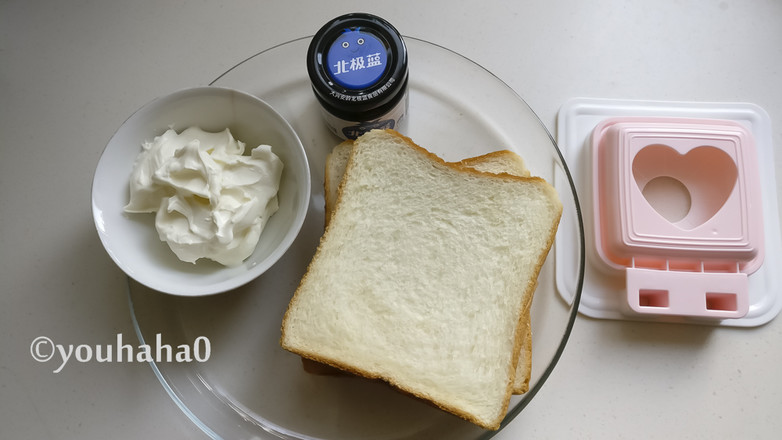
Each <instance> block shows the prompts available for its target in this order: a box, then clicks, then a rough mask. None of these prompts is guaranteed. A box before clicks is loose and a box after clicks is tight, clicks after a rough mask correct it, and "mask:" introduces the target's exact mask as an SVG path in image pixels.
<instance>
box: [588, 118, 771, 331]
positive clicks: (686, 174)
mask: <svg viewBox="0 0 782 440" xmlns="http://www.w3.org/2000/svg"><path fill="white" fill-rule="evenodd" d="M591 155H592V188H593V191H592V195H593V197H592V203H593V209H592V212H593V217H594V225H595V227H594V228H593V230H594V243H595V247H596V251H597V255H598V257H599V259H600V260H601V261H602V263H604V265H605V266H606V268H608V269H610V270H624V271H626V285H627V306H628V309H629V310H630V311H631V312H634V313H639V314H661V315H677V316H690V317H698V318H716V319H726V318H741V317H743V316H744V315H746V313H747V310H748V307H749V305H748V304H749V302H748V299H747V298H748V293H747V292H748V282H747V275H748V274H751V273H752V272H754V271H755V270H757V269H758V268H759V267H760V266H761V264H762V262H763V212H762V205H761V193H760V181H759V177H758V162H757V153H756V151H755V143H754V139H753V137H752V134H751V133H750V132H749V131H748V130H747V129H746V128H744V127H743V126H742V125H741V124H739V123H736V122H734V121H728V120H716V119H690V118H665V117H615V118H609V119H606V120H603V121H602V122H601V123H600V124H598V125H597V126H596V127H595V128H594V130H593V132H592V138H591ZM658 178H665V179H668V180H671V181H674V182H677V183H678V184H679V185H673V186H669V188H670V190H671V191H672V193H671V194H670V197H668V198H670V199H676V198H681V195H682V194H681V192H682V191H684V192H685V194H684V195H685V196H687V197H688V198H689V206H688V208H689V210H688V212H686V214H685V215H684V216H683V218H681V219H679V220H671V219H670V218H666V216H665V215H664V213H663V212H662V210H661V209H659V207H658V206H655V205H654V204H653V203H652V202H653V200H651V199H650V198H649V197H648V195H645V194H644V192H645V187H646V186H647V185H648V184H649V183H650V182H653V181H657V179H658ZM663 188H664V187H663ZM676 188H678V189H676ZM663 190H664V189H663ZM657 198H658V199H660V198H661V199H662V200H665V199H666V194H665V193H664V192H663V194H662V197H660V196H659V194H658V197H657Z"/></svg>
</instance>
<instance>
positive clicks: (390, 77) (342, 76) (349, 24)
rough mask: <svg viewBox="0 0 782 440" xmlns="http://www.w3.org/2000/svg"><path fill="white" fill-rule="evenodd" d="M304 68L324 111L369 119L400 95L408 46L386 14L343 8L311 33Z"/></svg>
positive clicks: (346, 117) (404, 80) (402, 87)
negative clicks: (342, 11) (342, 10)
mask: <svg viewBox="0 0 782 440" xmlns="http://www.w3.org/2000/svg"><path fill="white" fill-rule="evenodd" d="M307 71H308V73H309V76H310V80H311V81H312V88H313V90H314V92H315V96H316V97H317V98H318V100H319V101H320V103H321V105H323V106H324V107H325V108H326V109H327V110H328V111H329V112H331V113H333V114H335V115H336V116H339V117H341V118H344V119H351V120H361V119H372V118H373V117H375V116H379V115H382V114H383V113H385V112H387V111H388V110H389V109H390V108H391V107H393V106H394V105H396V103H397V102H398V101H399V100H400V99H401V98H402V96H403V95H404V90H405V88H406V87H407V72H408V69H407V48H406V47H405V44H404V41H403V40H402V37H401V35H399V32H398V31H397V30H396V29H395V28H394V27H393V26H392V25H391V24H390V23H389V22H387V21H386V20H384V19H382V18H380V17H377V16H375V15H371V14H365V13H352V14H346V15H342V16H340V17H337V18H335V19H333V20H331V21H330V22H328V23H326V24H325V25H324V26H323V27H322V28H321V29H320V30H319V31H318V32H317V33H316V34H315V36H314V37H313V38H312V42H311V43H310V46H309V49H308V51H307Z"/></svg>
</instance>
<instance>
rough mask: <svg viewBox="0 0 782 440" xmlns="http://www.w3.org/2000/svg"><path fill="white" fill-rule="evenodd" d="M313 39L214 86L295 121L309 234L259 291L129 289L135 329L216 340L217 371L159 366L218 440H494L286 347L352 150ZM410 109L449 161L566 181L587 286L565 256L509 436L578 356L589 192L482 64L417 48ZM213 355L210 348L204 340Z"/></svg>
mask: <svg viewBox="0 0 782 440" xmlns="http://www.w3.org/2000/svg"><path fill="white" fill-rule="evenodd" d="M309 41H310V38H309V37H305V38H300V39H297V40H294V41H291V42H288V43H285V44H282V45H279V46H276V47H273V48H271V49H268V50H265V51H263V52H261V53H258V54H257V55H254V56H252V57H250V58H248V59H247V60H245V61H243V62H241V63H240V64H238V65H236V66H235V67H233V68H232V69H231V70H229V71H228V72H226V73H224V74H223V75H221V76H220V77H219V78H217V80H215V81H214V82H213V84H214V85H220V86H227V87H234V88H237V89H241V90H244V91H246V92H249V93H252V94H255V95H257V96H259V97H260V98H262V99H264V100H266V101H267V102H268V103H270V104H271V105H272V106H273V107H274V108H275V109H277V110H278V111H279V112H280V113H282V115H283V116H284V117H285V118H286V119H287V120H288V121H289V122H290V123H291V125H292V126H293V128H294V129H295V130H296V131H297V133H298V135H299V137H300V138H301V140H302V143H303V144H304V146H305V149H306V150H307V155H308V159H309V163H310V166H311V168H312V198H311V201H310V206H309V213H308V215H307V219H306V220H305V223H304V226H303V227H302V230H301V231H302V232H301V233H300V235H299V236H298V238H297V239H296V241H295V242H294V244H293V245H292V246H291V248H290V249H289V250H288V252H287V253H286V254H285V255H284V256H283V258H282V259H281V260H280V261H279V262H278V263H277V264H276V265H275V266H273V267H272V268H271V269H269V270H268V271H267V272H266V273H265V274H263V275H262V276H261V277H259V278H258V279H256V280H255V281H253V282H251V283H249V284H247V285H245V286H243V287H241V288H239V289H236V290H234V291H231V292H227V293H224V294H221V295H215V296H208V297H199V298H186V297H177V296H170V295H165V294H162V293H159V292H156V291H153V290H150V289H148V288H146V287H144V286H142V285H140V284H138V283H136V282H134V281H132V280H130V279H129V281H128V282H129V300H130V308H131V313H132V318H133V320H134V324H135V326H136V330H137V333H138V336H139V338H140V339H141V342H142V343H145V344H149V345H151V346H152V347H153V349H156V348H155V347H156V346H157V345H158V344H168V345H170V346H171V347H172V348H173V351H174V352H175V353H176V351H177V347H178V346H179V345H180V344H187V345H189V346H190V347H194V343H195V341H196V339H197V338H199V337H205V338H208V341H209V344H208V345H209V348H210V353H209V359H208V360H207V361H205V362H199V361H197V360H194V361H193V362H187V363H185V362H176V360H175V359H172V360H171V361H168V360H166V359H164V358H161V359H159V360H160V361H161V362H151V366H152V369H153V371H154V372H155V374H156V376H157V377H158V379H159V380H160V382H161V384H162V385H163V387H164V388H165V389H166V391H167V392H168V394H169V395H170V396H171V398H172V399H173V400H174V401H175V402H176V403H177V405H179V407H180V408H181V409H182V411H184V413H185V414H186V415H187V416H188V417H189V418H190V419H191V420H192V421H193V422H194V423H195V424H196V425H198V426H199V427H200V428H201V429H202V430H203V431H204V432H205V433H206V434H207V435H208V436H211V437H213V438H223V437H225V438H255V439H258V438H260V439H276V438H283V439H339V440H351V439H412V438H448V439H476V438H490V437H492V436H493V435H494V434H496V431H485V430H482V429H480V428H478V427H476V426H474V425H472V424H470V423H468V422H465V421H463V420H461V419H459V418H457V417H455V416H452V415H450V414H448V413H445V412H443V411H440V410H439V409H436V408H434V407H433V406H430V405H428V404H426V403H423V402H421V401H419V400H416V399H414V398H411V397H408V396H406V395H403V394H402V393H399V392H397V391H395V390H393V389H392V388H391V387H389V386H387V385H385V384H382V383H378V382H375V381H369V380H365V379H360V378H356V377H333V376H317V375H312V374H308V373H305V372H304V371H303V369H302V364H301V360H300V358H299V357H298V356H296V355H293V354H291V353H288V352H286V351H284V350H282V349H281V348H280V346H279V337H280V324H281V322H282V315H283V313H284V311H285V308H286V307H287V305H288V302H289V300H290V298H291V296H292V295H293V292H294V290H295V289H296V287H297V285H298V283H299V280H300V278H301V276H302V275H303V274H304V271H305V269H306V266H307V264H308V263H309V261H310V259H311V258H312V255H313V254H314V251H315V248H316V246H317V244H318V241H319V239H320V236H321V234H322V233H323V177H324V176H323V174H324V163H325V158H326V155H327V154H328V153H329V151H331V149H332V148H333V147H334V145H336V144H337V143H339V141H340V140H339V139H337V138H336V137H335V136H334V135H333V134H331V133H330V132H329V131H328V129H327V128H326V127H325V124H324V123H323V122H322V121H321V117H320V113H319V112H320V109H319V107H318V104H317V103H316V101H315V98H314V96H313V94H312V90H311V88H310V83H309V79H308V77H307V73H306V68H305V64H304V60H305V54H306V51H307V46H308V45H309ZM405 41H406V43H407V46H408V50H409V57H410V58H409V62H410V84H409V90H410V110H409V118H410V119H409V121H408V126H407V130H406V134H407V135H408V136H410V137H411V138H412V139H413V140H414V141H415V142H416V143H418V144H419V145H421V146H424V147H425V148H427V149H429V150H430V151H432V152H434V153H435V154H438V155H439V156H441V157H442V158H443V159H445V160H448V161H454V160H460V159H463V158H466V157H471V156H477V155H480V154H484V153H487V152H490V151H495V150H498V149H510V150H514V151H516V152H517V153H519V154H520V155H521V156H522V157H523V158H524V160H525V161H526V163H527V166H528V168H529V169H530V170H531V171H532V174H533V175H538V176H541V177H543V178H545V179H546V180H548V181H549V182H552V183H554V182H555V181H556V182H564V184H559V185H558V188H557V189H558V191H559V194H560V198H561V199H562V203H563V205H564V210H565V211H566V212H567V213H569V214H570V215H563V217H562V218H563V219H569V220H568V221H567V222H562V223H561V224H560V226H559V231H558V233H557V240H562V239H563V237H565V239H567V241H568V242H567V243H565V246H564V247H562V249H565V252H564V254H566V255H564V256H565V257H567V258H569V259H573V260H575V261H576V262H577V264H576V265H575V267H576V268H577V270H574V271H573V273H568V274H559V275H560V276H561V277H563V278H564V279H567V280H569V284H570V285H571V286H575V287H574V288H573V289H572V290H570V291H571V292H575V294H574V295H568V296H567V297H565V298H564V299H563V297H562V296H560V295H558V294H557V292H556V290H555V289H556V285H555V281H554V279H555V276H554V275H555V274H554V258H555V257H557V256H556V255H554V249H553V248H552V251H551V253H550V254H549V257H548V259H547V261H546V263H545V264H544V266H543V268H542V270H541V273H540V276H539V284H538V288H537V290H536V293H535V297H534V301H533V304H532V309H531V320H532V335H533V339H532V363H533V364H532V377H531V380H530V390H529V391H528V392H527V393H526V394H524V395H521V396H514V397H513V398H512V400H511V403H510V406H509V408H508V413H507V416H506V417H505V420H504V421H503V423H502V426H503V427H504V426H506V425H507V424H508V423H509V422H510V421H511V420H512V419H513V418H514V417H515V416H516V415H518V414H519V413H520V412H521V410H522V409H523V408H524V407H525V406H526V405H527V404H528V403H529V402H530V400H531V399H532V398H533V397H534V396H535V394H536V393H537V392H538V391H539V390H540V387H541V386H542V385H543V383H544V382H545V380H546V378H547V377H548V376H549V374H550V373H551V371H552V369H553V368H554V366H555V364H556V363H557V360H558V359H559V357H560V355H561V353H562V350H563V349H564V347H565V344H566V342H567V339H568V336H569V334H570V330H571V328H572V326H573V322H574V320H575V317H576V312H577V310H578V303H579V299H580V292H581V284H582V281H583V272H584V234H583V226H582V224H581V215H580V211H579V207H578V201H577V198H576V195H575V188H574V186H573V183H572V180H571V179H570V174H569V172H568V170H567V167H566V165H565V163H564V161H563V159H562V156H561V154H560V152H559V150H558V148H557V146H556V144H555V142H554V141H553V139H552V137H551V136H550V134H549V133H548V131H547V130H546V128H545V127H544V125H543V124H542V123H541V122H540V120H539V119H538V118H537V116H536V115H535V114H534V113H533V112H532V110H531V109H530V108H529V107H528V106H527V105H526V103H525V102H524V101H523V100H521V99H520V98H519V96H518V95H516V94H515V93H514V92H513V90H511V89H510V88H509V87H508V86H507V85H506V84H504V83H503V82H502V81H500V80H499V79H498V78H496V77H495V76H493V75H492V74H491V73H489V72H488V71H486V70H485V69H483V68H482V67H481V66H479V65H477V64H475V63H473V62H472V61H470V60H468V59H466V58H464V57H462V56H460V55H458V54H456V53H454V52H452V51H449V50H447V49H445V48H442V47H440V46H437V45H434V44H431V43H428V42H425V41H422V40H417V39H414V38H409V37H406V38H405ZM200 341H201V344H200V349H201V350H202V352H201V353H200V354H201V356H202V357H203V356H204V352H203V350H205V348H206V347H205V346H204V344H203V342H204V339H200Z"/></svg>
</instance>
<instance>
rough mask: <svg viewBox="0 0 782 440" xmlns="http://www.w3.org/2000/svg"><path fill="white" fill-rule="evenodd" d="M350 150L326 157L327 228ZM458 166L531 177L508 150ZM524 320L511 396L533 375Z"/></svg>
mask: <svg viewBox="0 0 782 440" xmlns="http://www.w3.org/2000/svg"><path fill="white" fill-rule="evenodd" d="M352 147H353V141H352V140H346V141H344V142H342V143H340V144H338V145H337V146H335V147H334V149H333V150H332V151H331V153H329V155H328V156H327V157H326V171H325V176H326V178H325V180H324V190H325V202H326V203H325V217H326V225H328V222H329V220H330V218H331V212H332V211H333V209H334V206H335V205H336V203H337V196H338V194H339V192H338V190H339V184H340V182H342V176H343V175H344V174H345V168H346V167H347V164H348V159H349V158H350V149H351V148H352ZM459 164H461V165H464V166H468V167H470V168H474V169H476V170H478V171H484V172H488V173H494V174H500V173H508V174H512V175H514V176H522V177H529V176H530V171H529V169H527V166H526V164H525V163H524V160H523V159H522V158H521V156H519V155H518V154H516V153H514V152H512V151H509V150H499V151H495V152H492V153H488V154H484V155H481V156H476V157H471V158H468V159H464V160H462V161H461V162H459ZM525 319H526V320H527V323H526V334H525V335H524V342H523V344H522V349H521V353H520V354H519V361H518V364H517V365H516V375H515V378H514V382H513V394H524V393H526V392H527V391H529V381H530V376H531V374H532V327H531V325H530V322H529V310H527V311H526V313H525ZM302 362H303V365H304V369H305V370H306V371H308V372H310V373H313V374H322V375H334V374H341V373H342V370H338V369H336V368H332V367H328V366H326V365H324V364H317V363H315V362H314V361H310V360H308V359H306V358H302Z"/></svg>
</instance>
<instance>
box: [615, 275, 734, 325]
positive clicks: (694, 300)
mask: <svg viewBox="0 0 782 440" xmlns="http://www.w3.org/2000/svg"><path fill="white" fill-rule="evenodd" d="M748 291H749V282H748V279H747V274H745V273H741V272H687V271H672V270H655V269H641V268H635V267H633V268H628V269H627V304H628V306H630V309H631V310H632V311H633V312H635V313H639V314H644V315H649V314H656V315H674V316H689V317H697V318H715V319H727V318H742V317H744V316H745V315H746V314H747V312H748V310H749V299H748Z"/></svg>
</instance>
